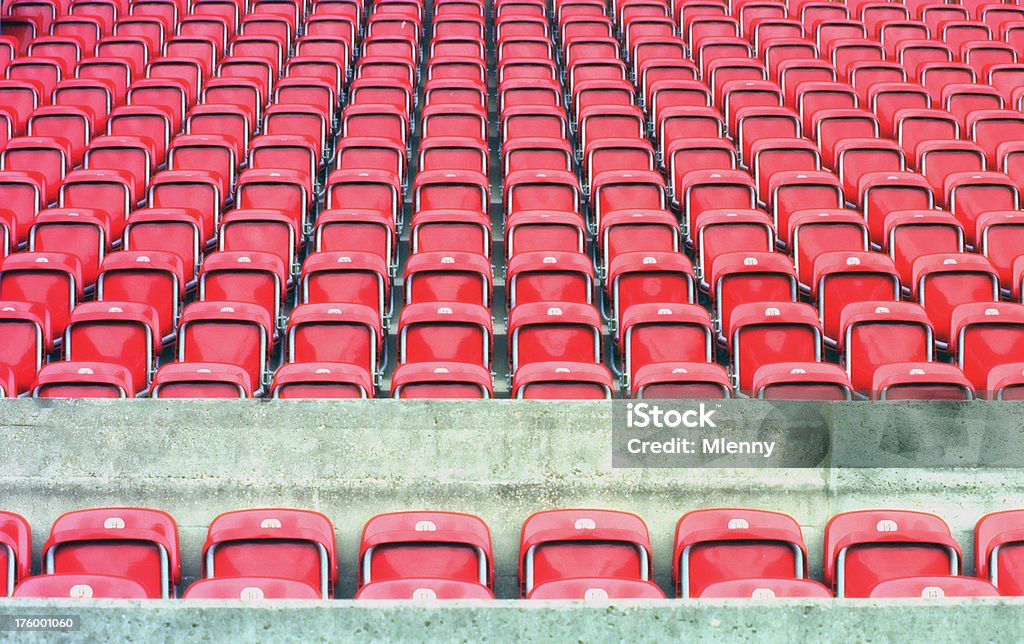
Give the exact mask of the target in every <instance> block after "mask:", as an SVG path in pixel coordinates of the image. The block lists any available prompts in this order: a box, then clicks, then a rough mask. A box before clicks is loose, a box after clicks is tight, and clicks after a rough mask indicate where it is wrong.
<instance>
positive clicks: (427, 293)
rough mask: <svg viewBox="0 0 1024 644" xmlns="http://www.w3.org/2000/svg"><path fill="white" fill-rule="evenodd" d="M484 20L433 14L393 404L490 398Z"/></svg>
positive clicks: (448, 11)
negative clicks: (404, 400) (397, 400)
mask: <svg viewBox="0 0 1024 644" xmlns="http://www.w3.org/2000/svg"><path fill="white" fill-rule="evenodd" d="M446 16H449V17H454V18H457V19H458V21H455V20H452V21H448V20H446V19H445V18H446ZM485 17H486V5H485V4H484V3H483V2H469V1H466V2H460V3H458V4H457V5H453V6H450V7H449V6H447V5H445V4H443V3H442V4H438V5H436V6H435V7H434V19H433V30H432V32H431V34H430V38H429V39H428V42H427V43H426V47H425V51H424V57H425V58H426V64H425V78H424V79H423V80H424V91H423V105H422V108H421V116H420V132H419V140H418V148H417V150H416V151H415V154H416V155H417V157H418V159H419V163H418V172H417V173H416V177H415V181H414V182H413V185H412V213H413V214H412V219H411V230H410V249H409V250H410V254H409V256H408V258H407V260H406V262H405V266H404V270H403V273H402V280H403V286H404V289H403V293H404V298H403V301H402V303H401V311H400V313H399V318H398V348H397V350H398V359H397V362H398V367H397V368H396V369H395V371H394V374H393V375H392V381H391V390H392V392H393V394H394V395H395V396H396V397H401V398H490V397H492V396H493V391H494V386H493V381H492V376H491V367H492V361H493V353H494V344H493V336H494V333H493V324H492V318H491V313H490V308H491V305H492V303H493V302H492V299H493V286H492V284H493V275H492V270H491V263H490V255H491V224H490V203H491V190H490V181H489V172H490V147H489V144H488V139H489V127H488V115H487V108H488V105H487V96H488V89H487V88H488V81H489V74H488V65H487V57H486V54H487V46H486V44H485V43H486V34H487V30H486V24H485Z"/></svg>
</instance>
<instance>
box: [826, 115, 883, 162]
mask: <svg viewBox="0 0 1024 644" xmlns="http://www.w3.org/2000/svg"><path fill="white" fill-rule="evenodd" d="M811 133H813V136H814V140H815V141H816V142H817V143H818V149H819V150H820V151H821V159H822V163H823V164H824V165H825V166H826V167H829V168H836V169H838V165H837V164H836V146H837V145H838V144H839V142H841V141H844V140H846V139H856V138H871V137H877V136H878V135H879V126H878V119H877V117H875V115H874V114H872V113H871V112H869V111H867V110H864V109H844V108H836V109H825V110H819V111H818V112H816V113H815V114H814V119H813V122H812V123H811V130H810V132H809V133H808V134H811Z"/></svg>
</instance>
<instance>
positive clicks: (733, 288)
mask: <svg viewBox="0 0 1024 644" xmlns="http://www.w3.org/2000/svg"><path fill="white" fill-rule="evenodd" d="M708 284H709V285H710V292H709V294H710V297H711V300H712V302H713V303H714V307H715V308H714V312H715V320H716V323H717V324H716V326H717V329H718V333H719V337H720V338H722V339H725V338H728V337H729V336H730V335H731V333H732V329H733V322H732V317H733V312H734V311H735V309H736V307H738V306H740V305H742V304H744V303H750V302H784V301H794V302H795V301H796V296H797V291H798V288H797V278H796V271H795V270H794V268H793V262H792V261H791V260H790V259H789V257H787V256H786V255H783V254H781V253H745V252H736V253H724V254H722V255H719V256H718V258H717V259H716V260H715V263H714V264H713V265H712V267H711V272H710V274H709V275H708Z"/></svg>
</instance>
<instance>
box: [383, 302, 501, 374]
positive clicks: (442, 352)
mask: <svg viewBox="0 0 1024 644" xmlns="http://www.w3.org/2000/svg"><path fill="white" fill-rule="evenodd" d="M491 325H492V322H491V315H490V312H489V311H488V310H487V309H484V308H483V307H481V306H479V305H476V304H466V303H461V302H429V303H428V302H424V303H419V304H410V305H407V306H405V307H403V309H402V313H401V317H400V318H399V322H398V336H399V351H398V361H399V363H400V364H404V363H407V362H408V363H415V362H449V363H467V364H472V365H477V366H481V367H488V366H489V365H490V364H491V354H492V337H493V332H492V329H491Z"/></svg>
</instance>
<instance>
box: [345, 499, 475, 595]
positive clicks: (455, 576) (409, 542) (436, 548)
mask: <svg viewBox="0 0 1024 644" xmlns="http://www.w3.org/2000/svg"><path fill="white" fill-rule="evenodd" d="M399 579H409V580H412V579H445V580H450V581H459V582H468V583H476V584H479V585H480V586H481V587H483V588H488V589H489V588H491V587H492V585H493V583H494V559H493V555H492V552H491V534H490V530H489V529H488V528H487V524H485V523H484V522H483V521H482V520H481V519H479V518H478V517H476V516H473V515H470V514H460V513H456V512H392V513H389V514H380V515H377V516H375V517H373V518H372V519H370V520H369V521H367V523H366V525H365V527H364V528H363V534H362V539H361V541H360V546H359V585H360V586H365V585H367V584H370V583H375V582H386V581H393V580H399Z"/></svg>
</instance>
